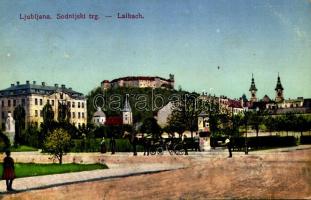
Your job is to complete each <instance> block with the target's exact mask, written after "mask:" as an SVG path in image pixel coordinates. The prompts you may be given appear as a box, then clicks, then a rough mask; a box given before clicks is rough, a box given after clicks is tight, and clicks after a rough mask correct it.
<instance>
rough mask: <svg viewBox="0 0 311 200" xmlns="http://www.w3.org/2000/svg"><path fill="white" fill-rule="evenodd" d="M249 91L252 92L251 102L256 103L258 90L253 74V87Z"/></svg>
mask: <svg viewBox="0 0 311 200" xmlns="http://www.w3.org/2000/svg"><path fill="white" fill-rule="evenodd" d="M249 91H250V92H251V98H250V101H251V102H256V101H257V97H256V92H257V88H256V85H255V81H254V76H253V74H252V83H251V87H250V88H249Z"/></svg>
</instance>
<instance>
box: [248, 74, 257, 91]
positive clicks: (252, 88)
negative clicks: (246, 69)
mask: <svg viewBox="0 0 311 200" xmlns="http://www.w3.org/2000/svg"><path fill="white" fill-rule="evenodd" d="M252 90H254V91H257V88H256V85H255V80H254V75H253V73H252V83H251V87H250V88H249V91H250V92H251V91H252Z"/></svg>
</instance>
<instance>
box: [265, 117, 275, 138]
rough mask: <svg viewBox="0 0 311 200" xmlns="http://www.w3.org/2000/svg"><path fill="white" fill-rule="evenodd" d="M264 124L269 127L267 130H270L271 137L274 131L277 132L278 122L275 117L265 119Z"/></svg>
mask: <svg viewBox="0 0 311 200" xmlns="http://www.w3.org/2000/svg"><path fill="white" fill-rule="evenodd" d="M263 122H264V124H265V126H266V127H267V129H268V130H269V132H270V135H272V131H275V130H276V127H277V124H276V120H275V119H274V118H273V117H271V116H268V117H266V118H264V121H263Z"/></svg>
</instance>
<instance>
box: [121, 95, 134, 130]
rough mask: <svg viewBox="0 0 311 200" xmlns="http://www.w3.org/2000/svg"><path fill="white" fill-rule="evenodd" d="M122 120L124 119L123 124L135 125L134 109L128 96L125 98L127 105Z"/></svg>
mask: <svg viewBox="0 0 311 200" xmlns="http://www.w3.org/2000/svg"><path fill="white" fill-rule="evenodd" d="M122 119H123V124H129V125H132V124H133V113H132V108H131V105H130V103H129V100H128V94H126V96H125V104H124V108H123V110H122Z"/></svg>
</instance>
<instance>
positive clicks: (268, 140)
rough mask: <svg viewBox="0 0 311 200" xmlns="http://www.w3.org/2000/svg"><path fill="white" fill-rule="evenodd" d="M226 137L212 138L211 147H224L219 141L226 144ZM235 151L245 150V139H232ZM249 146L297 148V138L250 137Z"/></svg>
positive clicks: (253, 147)
mask: <svg viewBox="0 0 311 200" xmlns="http://www.w3.org/2000/svg"><path fill="white" fill-rule="evenodd" d="M225 140H226V137H212V138H211V146H212V147H217V146H222V144H218V143H217V141H221V143H224V142H225ZM231 142H232V145H233V149H235V150H243V149H244V148H245V137H233V138H231ZM247 146H248V147H249V148H251V149H254V150H255V149H263V148H271V147H288V146H296V138H295V137H294V136H285V137H281V136H258V137H248V138H247Z"/></svg>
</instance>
